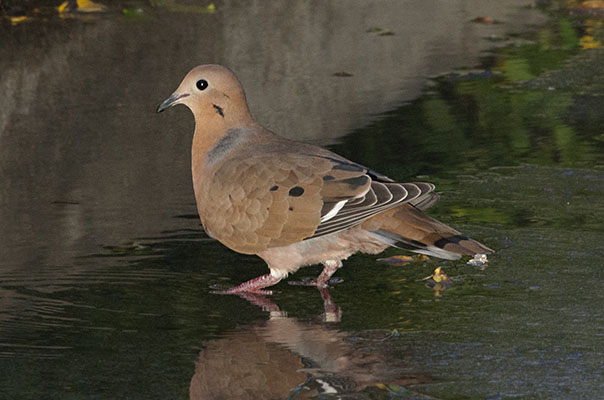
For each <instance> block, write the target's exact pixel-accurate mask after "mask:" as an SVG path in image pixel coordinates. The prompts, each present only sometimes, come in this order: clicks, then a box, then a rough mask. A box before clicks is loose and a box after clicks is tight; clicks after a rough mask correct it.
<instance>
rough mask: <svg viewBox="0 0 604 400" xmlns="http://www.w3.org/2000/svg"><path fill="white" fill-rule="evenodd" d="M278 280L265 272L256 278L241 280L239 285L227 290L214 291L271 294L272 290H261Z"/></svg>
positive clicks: (278, 279) (220, 292) (219, 292)
mask: <svg viewBox="0 0 604 400" xmlns="http://www.w3.org/2000/svg"><path fill="white" fill-rule="evenodd" d="M280 280H281V278H277V277H274V276H272V275H271V274H266V275H262V276H259V277H257V278H254V279H250V280H249V281H247V282H243V283H242V284H241V285H239V286H235V287H232V288H230V289H227V290H219V291H215V292H214V293H217V294H237V293H245V292H249V293H258V294H265V295H271V294H273V291H272V290H262V289H263V288H265V287H267V286H272V285H274V284H276V283H278V282H279V281H280Z"/></svg>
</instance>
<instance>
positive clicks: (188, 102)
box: [157, 64, 493, 295]
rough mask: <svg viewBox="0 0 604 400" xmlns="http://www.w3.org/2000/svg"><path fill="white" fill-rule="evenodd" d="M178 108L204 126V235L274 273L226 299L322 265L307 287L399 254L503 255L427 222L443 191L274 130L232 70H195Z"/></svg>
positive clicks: (199, 130)
mask: <svg viewBox="0 0 604 400" xmlns="http://www.w3.org/2000/svg"><path fill="white" fill-rule="evenodd" d="M178 104H182V105H185V106H187V107H188V108H189V109H190V110H191V112H192V113H193V116H194V119H195V132H194V135H193V141H192V149H191V171H192V177H193V189H194V193H195V200H196V203H197V211H198V213H199V217H200V220H201V223H202V226H203V228H204V230H205V231H206V233H207V234H208V235H209V236H210V237H212V238H214V239H216V240H218V241H219V242H220V243H222V244H223V245H225V246H226V247H228V248H229V249H231V250H233V251H235V252H238V253H243V254H255V255H257V256H258V257H260V258H261V259H263V260H264V261H265V262H266V264H267V265H268V268H269V273H267V274H265V275H262V276H259V277H257V278H254V279H251V280H249V281H246V282H244V283H242V284H240V285H238V286H235V287H232V288H230V289H226V290H222V291H220V293H223V294H236V293H244V292H252V293H259V294H264V295H267V294H271V293H272V290H270V289H266V288H267V287H270V286H272V285H275V284H277V283H278V282H279V281H281V280H282V279H283V278H285V277H287V276H288V275H289V274H292V273H294V272H296V271H297V270H298V269H299V268H300V267H303V266H308V265H313V264H322V265H323V270H322V272H321V273H320V275H319V276H318V277H317V278H316V279H314V280H310V281H308V282H307V284H308V285H312V286H317V287H319V288H325V287H327V286H328V284H329V281H330V278H331V276H332V275H333V274H334V273H335V272H336V271H337V269H338V268H340V267H341V266H342V260H345V259H347V258H348V257H350V256H351V255H353V254H355V253H358V252H362V253H368V254H377V253H380V252H382V251H383V250H384V249H386V248H387V247H390V246H394V247H397V248H400V249H404V250H407V251H411V252H415V253H420V254H425V255H428V256H434V257H437V258H441V259H447V260H455V259H458V258H460V257H461V256H462V255H470V256H473V255H475V254H490V253H493V250H491V249H490V248H488V247H486V246H484V245H483V244H481V243H479V242H477V241H475V240H472V239H470V238H468V237H466V236H464V235H462V234H461V233H460V232H458V231H456V230H455V229H453V228H451V227H450V226H448V225H446V224H444V223H442V222H439V221H437V220H436V219H434V218H432V217H430V216H428V215H427V214H426V213H424V211H425V210H426V209H427V208H428V207H430V206H431V205H433V204H434V203H435V202H436V201H437V200H438V197H439V196H438V194H437V193H436V192H435V186H434V185H433V184H431V183H426V182H408V183H399V182H395V181H394V180H392V179H390V178H388V177H387V176H385V175H383V174H380V173H378V172H376V171H374V170H372V169H370V168H368V167H365V166H363V165H361V164H358V163H356V162H354V161H350V160H348V159H346V158H344V157H342V156H340V155H338V154H335V153H333V152H331V151H329V150H326V149H323V148H321V147H318V146H315V145H311V144H307V143H303V142H298V141H294V140H290V139H287V138H284V137H281V136H278V135H277V134H275V133H273V132H271V131H270V130H268V129H266V128H264V127H263V126H262V125H260V124H259V123H258V122H257V121H256V120H255V119H254V118H253V117H252V115H251V113H250V110H249V107H248V104H247V100H246V96H245V93H244V90H243V87H242V85H241V83H240V82H239V80H238V79H237V77H236V76H235V74H234V73H233V72H232V71H231V70H230V69H228V68H227V67H224V66H221V65H215V64H207V65H200V66H197V67H195V68H193V69H192V70H191V71H190V72H189V73H188V74H187V75H186V76H185V77H184V79H183V80H182V82H181V84H180V85H179V86H178V88H177V89H176V91H175V92H174V93H173V94H172V95H171V96H169V97H168V98H167V99H165V100H164V101H163V102H162V103H161V104H160V105H159V106H158V108H157V112H162V111H164V110H166V109H168V108H169V107H172V106H175V105H178ZM309 117H310V116H309Z"/></svg>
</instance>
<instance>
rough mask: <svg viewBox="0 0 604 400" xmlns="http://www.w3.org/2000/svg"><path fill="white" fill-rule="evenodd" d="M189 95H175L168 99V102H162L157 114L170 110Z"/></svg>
mask: <svg viewBox="0 0 604 400" xmlns="http://www.w3.org/2000/svg"><path fill="white" fill-rule="evenodd" d="M188 95H189V94H188V93H183V94H178V93H173V94H172V96H170V97H168V98H167V99H166V100H164V101H162V102H161V104H160V105H159V106H157V112H158V113H160V112H162V111H164V110H165V109H166V108H170V107H172V106H173V105H176V104H178V103H180V99H182V98H184V97H187V96H188Z"/></svg>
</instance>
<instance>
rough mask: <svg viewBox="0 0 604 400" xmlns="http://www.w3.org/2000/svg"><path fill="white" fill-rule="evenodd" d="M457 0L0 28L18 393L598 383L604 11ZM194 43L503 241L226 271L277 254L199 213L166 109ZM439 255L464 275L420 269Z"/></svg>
mask: <svg viewBox="0 0 604 400" xmlns="http://www.w3.org/2000/svg"><path fill="white" fill-rule="evenodd" d="M184 3H186V2H182V3H180V4H184ZM442 3H443V2H426V1H421V2H420V1H414V2H406V3H404V4H400V3H398V2H386V1H384V2H379V3H376V4H373V5H368V4H366V3H365V2H346V3H345V4H340V3H339V2H335V1H334V2H303V3H296V5H291V4H290V5H289V6H285V5H276V4H271V5H269V4H266V3H263V2H251V3H250V2H223V3H218V2H217V3H215V12H213V13H207V12H201V11H203V7H201V6H199V5H198V4H193V2H190V3H186V4H189V5H193V6H194V7H193V8H186V9H178V8H174V6H172V5H170V4H172V3H169V2H156V3H155V4H156V5H157V6H156V7H151V6H149V4H148V3H144V2H138V3H137V2H132V3H129V4H128V5H127V6H126V10H127V12H124V11H122V5H121V4H117V3H108V6H109V8H108V11H107V12H106V13H103V14H101V15H97V14H93V15H85V16H83V15H71V16H69V17H68V18H59V17H57V16H54V15H51V14H48V15H46V14H44V16H34V17H32V18H31V20H29V21H26V22H23V23H18V24H17V25H14V26H11V25H8V24H5V25H2V26H1V27H0V30H1V36H0V37H2V40H0V53H1V54H2V55H4V56H0V71H1V73H0V88H2V93H3V96H2V97H1V98H0V105H1V107H0V179H1V182H2V184H1V185H0V204H1V208H0V221H1V224H0V371H2V373H1V374H0V398H3V399H4V398H7V399H38V398H49V399H79V398H98V399H117V398H134V399H138V398H141V399H143V398H144V399H155V398H157V399H173V398H175V399H176V398H194V399H201V398H203V399H208V398H210V399H223V398H224V399H236V398H242V399H245V398H251V399H280V398H298V399H303V398H343V399H344V398H346V399H389V398H407V399H416V398H417V399H425V398H438V399H458V398H469V399H485V398H488V399H498V398H512V397H513V398H544V399H560V398H568V399H577V398H589V399H593V398H599V397H602V394H601V393H602V390H603V389H604V367H603V365H602V362H601V360H602V357H603V355H604V354H603V353H604V348H603V347H602V344H601V343H602V340H603V336H604V324H603V323H602V321H603V320H604V318H603V317H604V315H603V314H604V311H602V308H601V306H600V305H601V304H602V301H603V300H604V295H603V294H602V280H603V276H602V261H601V260H602V258H603V256H604V245H602V242H601V237H602V231H603V230H604V229H603V226H604V225H603V223H604V202H603V201H602V200H601V199H602V196H603V194H604V156H603V154H604V151H603V150H604V149H603V147H604V140H603V137H602V135H603V133H602V128H601V127H602V126H603V125H602V122H603V120H604V107H602V105H603V100H602V97H601V89H602V82H604V79H603V77H604V71H603V69H602V65H604V62H602V61H604V54H603V53H602V51H601V50H600V49H598V48H597V47H598V46H597V42H598V40H602V39H601V37H602V36H604V35H603V34H602V31H601V29H602V28H601V25H599V23H600V22H601V21H602V17H601V15H600V14H598V13H597V12H594V11H590V12H589V13H588V14H586V13H583V12H580V11H584V10H583V9H580V8H577V7H574V8H573V7H571V8H563V9H558V7H557V6H556V4H553V5H550V6H549V7H545V8H530V9H529V8H526V7H525V6H526V4H525V3H524V2H520V1H518V2H515V1H513V2H506V4H505V5H501V4H499V3H500V2H496V1H491V2H484V1H456V2H446V3H447V4H442ZM204 7H205V5H204ZM139 8H140V9H141V11H137V10H138V9H139ZM133 12H134V17H133V16H132V15H133V14H132V13H133ZM32 15H33V14H32ZM482 16H489V17H492V18H494V19H495V20H496V21H498V22H500V23H495V24H488V23H477V22H473V21H472V20H473V19H474V18H477V17H482ZM422 21H423V22H422ZM425 21H431V22H430V23H429V24H428V23H425ZM587 37H589V38H587ZM599 38H600V39H599ZM594 43H595V44H594ZM588 47H595V48H593V49H587V48H588ZM200 62H220V63H225V64H227V65H229V66H231V67H232V68H233V69H235V71H236V72H237V73H238V75H239V76H240V77H241V80H242V81H243V84H244V86H245V87H246V89H247V93H248V99H249V100H250V103H251V108H252V110H253V112H254V114H255V115H256V117H257V119H258V120H259V121H261V122H262V123H264V124H266V125H267V126H269V127H271V128H272V129H274V130H275V131H277V132H279V133H283V134H285V135H287V136H289V137H294V138H299V139H303V140H307V141H311V142H314V143H319V144H322V145H326V146H328V147H329V148H330V149H332V150H334V151H336V152H338V153H340V154H342V155H344V156H346V157H349V158H351V159H353V160H355V161H357V162H360V163H362V164H365V165H370V166H371V167H372V168H374V169H376V170H378V171H380V172H383V173H385V174H387V175H389V176H391V177H393V178H396V179H400V180H418V179H421V180H426V181H430V182H434V183H436V184H437V187H438V189H439V191H440V192H441V201H440V202H439V203H438V205H437V206H435V207H434V208H433V209H432V210H431V215H434V216H436V217H438V218H439V219H441V220H443V221H444V222H447V223H450V224H452V225H454V226H455V227H456V228H458V229H460V230H462V231H463V232H464V233H467V234H468V235H470V236H472V237H474V238H476V239H479V240H480V241H482V242H484V243H485V244H487V245H489V246H490V247H492V248H494V249H496V250H497V253H496V254H494V255H492V256H490V257H489V263H488V265H487V266H486V267H485V266H483V267H474V266H470V265H467V264H466V261H467V260H460V261H446V262H444V261H439V260H428V261H417V262H411V263H407V264H404V265H389V264H385V263H381V262H377V261H376V258H377V257H373V256H364V255H357V256H354V257H351V258H350V259H349V260H347V261H346V263H345V268H342V269H341V270H340V271H338V273H337V275H336V276H337V277H338V278H339V279H340V280H342V282H341V283H337V284H334V285H333V288H331V289H330V290H328V291H322V292H319V291H317V290H314V289H312V288H307V287H299V286H290V285H288V284H287V283H285V282H283V283H281V284H279V285H278V286H277V287H276V293H275V294H274V295H273V296H271V297H262V296H247V297H246V298H240V297H237V296H218V295H213V294H211V293H210V290H211V287H213V286H217V285H218V286H224V285H234V284H237V283H239V282H242V281H244V280H246V279H249V278H251V277H254V276H257V275H260V274H262V273H265V270H266V267H265V266H264V264H263V262H262V261H261V260H259V259H257V258H255V257H251V256H244V255H239V254H236V253H233V252H231V251H229V250H228V249H226V248H225V247H223V246H222V245H220V244H219V243H217V242H215V241H212V240H210V239H209V238H207V237H206V236H205V235H204V234H203V232H202V230H201V228H200V226H199V222H198V220H197V216H196V211H195V205H194V199H193V195H192V190H191V184H190V171H189V151H190V140H191V132H192V129H193V121H192V117H191V115H190V114H189V113H188V111H187V110H185V109H184V108H183V109H179V108H175V109H174V110H170V112H168V113H164V114H162V115H156V114H155V113H154V109H155V106H156V105H157V104H158V103H159V102H160V101H161V100H163V99H164V98H165V97H167V96H168V95H169V94H170V93H171V92H172V90H174V88H175V87H176V86H177V85H178V83H179V81H180V79H181V77H182V75H184V73H186V71H187V70H188V69H189V68H190V67H191V66H193V65H195V64H197V63H200ZM341 72H346V73H348V74H352V76H350V77H342V76H334V74H338V73H341ZM338 75H341V74H338ZM396 254H399V253H398V252H397V251H393V250H389V251H388V252H387V253H386V254H385V255H383V256H380V257H387V256H392V255H396ZM438 266H440V267H442V268H443V269H444V270H445V271H446V273H447V274H448V275H449V276H450V278H451V280H452V284H451V286H450V287H448V288H445V289H443V288H442V287H441V288H439V287H438V286H436V287H434V288H431V287H429V286H428V285H427V284H426V281H425V280H423V278H424V277H426V276H428V275H430V274H431V273H432V271H433V270H434V269H435V268H436V267H438ZM319 272H320V268H318V267H308V268H304V269H302V270H300V271H299V272H298V273H296V274H295V275H294V277H293V278H292V279H293V280H301V279H303V278H304V277H307V276H316V275H317V274H318V273H319Z"/></svg>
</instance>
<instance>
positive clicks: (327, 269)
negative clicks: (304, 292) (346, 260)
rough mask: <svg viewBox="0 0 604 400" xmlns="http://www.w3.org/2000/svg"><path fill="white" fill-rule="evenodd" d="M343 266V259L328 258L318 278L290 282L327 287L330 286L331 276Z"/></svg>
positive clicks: (291, 283)
mask: <svg viewBox="0 0 604 400" xmlns="http://www.w3.org/2000/svg"><path fill="white" fill-rule="evenodd" d="M341 266H342V261H340V260H327V261H324V262H323V271H321V274H320V275H319V277H318V278H317V279H310V280H309V279H305V280H303V281H302V282H296V281H294V282H288V283H289V284H290V285H299V286H315V287H318V288H326V287H328V286H329V285H328V283H329V279H330V278H331V276H332V275H333V274H334V272H336V271H337V270H338V268H340V267H341Z"/></svg>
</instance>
